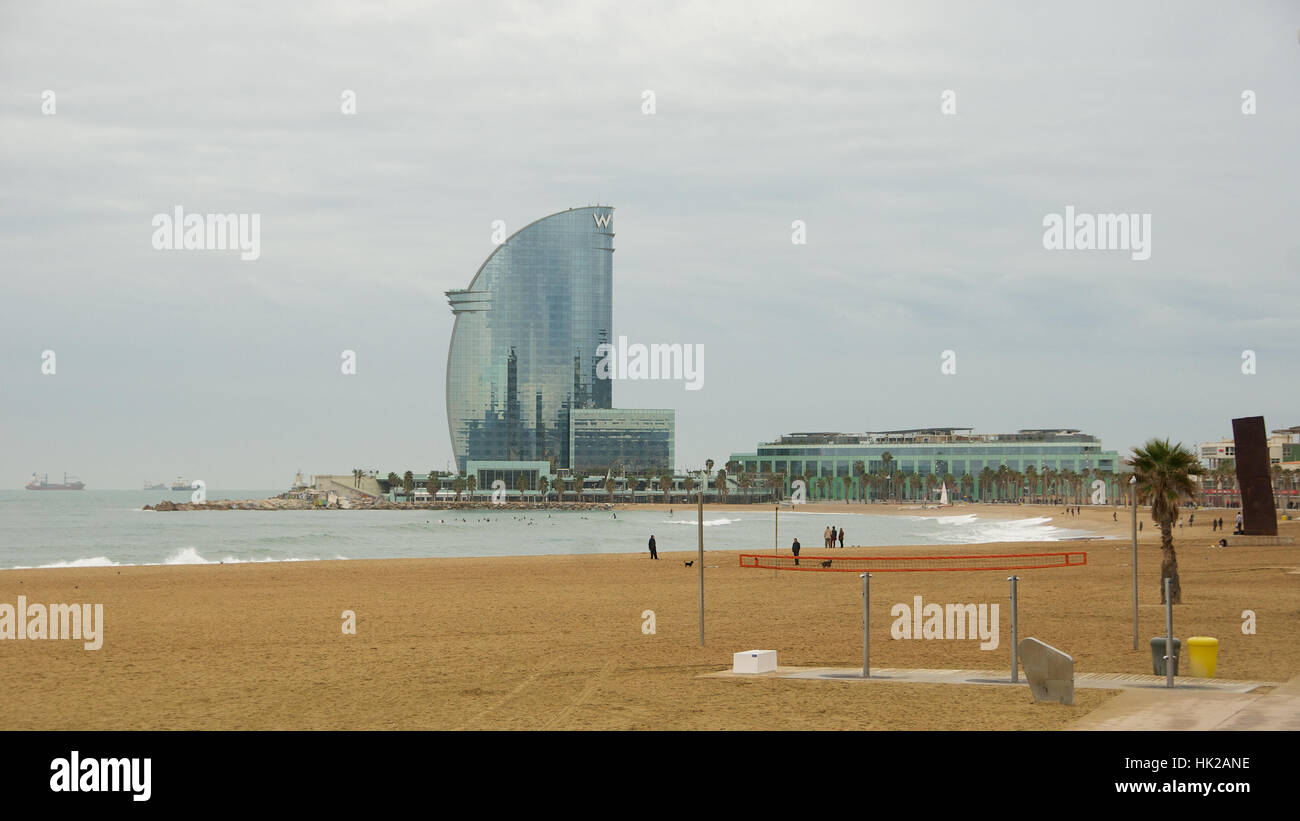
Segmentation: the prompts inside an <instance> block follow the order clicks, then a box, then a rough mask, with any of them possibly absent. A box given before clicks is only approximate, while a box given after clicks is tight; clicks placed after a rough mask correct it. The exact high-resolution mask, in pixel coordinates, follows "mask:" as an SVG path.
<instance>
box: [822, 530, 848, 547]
mask: <svg viewBox="0 0 1300 821" xmlns="http://www.w3.org/2000/svg"><path fill="white" fill-rule="evenodd" d="M822 538H824V539H825V540H826V546H827V547H834V546H835V542H836V540H837V539H838V540H839V543H840V547H844V528H840V532H839V533H838V534H837V533H836V532H835V527H834V525H832V526H831V527H828V528H826V529H825V530H824V531H822Z"/></svg>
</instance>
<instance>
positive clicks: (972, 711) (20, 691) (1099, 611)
mask: <svg viewBox="0 0 1300 821" xmlns="http://www.w3.org/2000/svg"><path fill="white" fill-rule="evenodd" d="M674 507H681V506H680V505H678V506H674ZM828 508H830V506H828ZM716 509H717V508H716V507H712V506H711V507H710V510H716ZM748 509H750V510H753V509H754V508H748ZM833 509H837V510H848V511H852V512H862V510H863V506H861V505H849V506H847V507H842V506H840V507H835V508H833ZM866 509H867V510H868V511H869V512H872V513H878V512H885V510H886V509H885V508H883V507H882V506H868V507H867V508H866ZM898 512H902V513H909V512H913V511H905V510H904V511H898ZM952 512H953V513H958V514H964V513H970V512H977V513H979V515H982V516H985V515H987V516H1002V515H1014V516H1016V517H1020V516H1025V515H1048V516H1053V517H1054V518H1055V519H1056V521H1057V522H1058V523H1060V524H1063V525H1064V526H1068V527H1085V528H1090V529H1094V530H1096V531H1098V532H1103V533H1104V532H1107V531H1113V532H1115V533H1121V532H1122V533H1127V529H1126V527H1127V525H1126V523H1124V522H1123V511H1121V512H1120V519H1121V522H1120V523H1118V524H1116V523H1113V522H1111V521H1110V519H1111V511H1110V509H1109V508H1107V509H1104V510H1097V511H1089V510H1087V509H1085V511H1084V515H1083V516H1082V517H1077V518H1075V517H1062V516H1061V515H1060V508H1035V507H1032V506H1025V507H1015V508H1010V507H1001V506H967V507H964V508H957V509H954V510H953V511H952ZM178 515H179V514H178ZM235 515H238V514H235ZM249 515H252V514H249ZM1144 515H1145V514H1144ZM1222 515H1223V517H1224V518H1225V519H1227V520H1228V521H1231V519H1232V516H1233V515H1234V514H1232V513H1230V512H1227V511H1225V512H1223V513H1222ZM1210 516H1211V512H1204V524H1201V521H1202V515H1199V514H1198V516H1197V519H1198V526H1197V527H1196V528H1194V529H1191V530H1189V529H1186V528H1184V529H1183V530H1182V531H1180V532H1176V534H1175V535H1176V540H1177V547H1178V550H1179V560H1180V570H1181V575H1182V584H1183V595H1184V602H1185V604H1183V605H1181V606H1179V607H1177V608H1176V609H1175V634H1176V635H1178V636H1181V637H1186V636H1188V635H1208V636H1215V637H1217V638H1218V639H1219V642H1220V645H1219V646H1220V650H1219V662H1218V664H1219V669H1218V673H1217V675H1218V676H1219V677H1220V678H1233V679H1255V680H1264V681H1275V682H1281V681H1285V680H1287V679H1289V678H1291V677H1293V676H1295V675H1297V674H1300V642H1298V641H1297V637H1298V636H1300V631H1298V628H1300V547H1241V548H1231V549H1228V550H1221V549H1211V548H1209V547H1208V545H1209V544H1210V543H1211V542H1212V536H1211V533H1210V530H1209V527H1208V520H1209V518H1210ZM1281 529H1282V530H1281V532H1282V533H1283V535H1290V536H1293V537H1300V524H1298V523H1296V522H1283V523H1281ZM782 533H783V541H784V538H785V536H784V534H785V533H786V530H785V528H784V527H783V528H782ZM791 535H793V533H792V532H791ZM808 535H809V538H805V539H801V541H803V542H804V544H805V545H806V547H805V555H807V556H813V555H817V554H819V553H824V552H827V551H824V550H822V549H821V548H816V549H813V548H812V547H811V544H812V543H813V542H817V543H820V542H819V541H818V540H817V539H815V538H811V537H812V536H815V535H816V534H808ZM706 538H707V534H706ZM1158 539H1159V531H1158V530H1157V529H1155V528H1153V527H1152V526H1151V525H1150V522H1149V521H1148V522H1147V526H1146V527H1145V529H1144V532H1143V534H1142V540H1141V547H1140V558H1139V575H1140V587H1139V593H1140V597H1141V598H1140V604H1141V618H1142V624H1141V632H1140V637H1141V645H1140V649H1139V650H1137V651H1134V650H1133V649H1132V632H1131V630H1132V628H1131V621H1130V618H1131V602H1130V587H1129V584H1130V582H1129V573H1130V570H1129V548H1128V545H1127V543H1126V542H1121V543H1117V542H1107V541H1081V542H1080V541H1074V542H1039V543H1026V542H1020V543H1010V544H998V545H980V546H972V547H969V548H954V550H961V551H966V552H1033V551H1036V550H1061V549H1069V550H1076V549H1083V550H1086V551H1088V565H1087V566H1086V567H1083V568H1059V569H1050V570H1027V571H1020V572H1019V575H1020V577H1021V583H1020V634H1021V636H1022V637H1024V636H1035V637H1038V638H1040V639H1042V640H1043V641H1046V642H1048V643H1049V644H1052V645H1054V646H1056V647H1059V648H1060V649H1062V650H1065V651H1066V652H1069V653H1071V654H1072V655H1073V656H1074V657H1075V660H1076V670H1078V671H1079V672H1117V673H1124V672H1128V673H1150V672H1151V663H1150V652H1149V650H1148V649H1147V639H1148V638H1149V637H1151V636H1154V635H1158V634H1160V633H1162V632H1163V629H1164V616H1163V608H1162V606H1161V605H1160V604H1159V590H1158V578H1157V577H1158V570H1159V549H1158ZM767 549H768V546H767V545H757V546H756V550H759V551H762V550H767ZM934 550H935V548H933V547H923V548H860V549H858V550H853V549H851V548H849V549H845V550H843V551H839V550H836V551H833V554H834V555H854V554H857V555H871V554H875V555H886V554H905V553H907V552H918V553H919V552H933V551H934ZM661 556H662V559H661V560H660V561H658V562H652V561H650V560H649V558H648V554H637V555H584V556H549V557H523V558H508V559H496V558H493V559H415V560H374V561H371V560H366V561H361V560H354V561H330V562H296V563H275V564H233V565H207V566H197V567H196V566H150V567H122V568H113V567H108V568H78V569H46V570H10V571H3V572H0V602H8V603H10V604H14V603H16V601H17V596H18V595H20V594H21V595H25V596H27V598H28V601H41V602H46V603H48V602H92V603H102V604H103V605H104V619H105V638H104V644H103V648H102V649H100V650H97V651H87V650H84V649H82V644H81V643H80V642H76V641H27V640H25V641H16V640H4V641H0V688H3V689H2V692H4V693H5V698H4V699H3V700H0V727H3V728H5V729H29V728H40V729H153V728H159V729H268V728H279V729H297V728H319V729H326V728H341V729H352V728H358V729H359V728H394V729H395V728H403V729H457V728H463V729H1061V728H1066V727H1068V726H1070V725H1071V724H1072V723H1073V722H1075V721H1076V720H1078V719H1080V718H1082V717H1083V716H1085V715H1087V714H1088V713H1089V712H1091V711H1092V710H1094V709H1096V708H1098V707H1099V706H1101V705H1102V704H1104V703H1106V702H1107V701H1108V700H1109V699H1111V698H1112V697H1113V696H1114V691H1098V690H1080V691H1078V692H1077V693H1076V698H1077V704H1076V705H1075V706H1073V707H1062V706H1059V705H1035V704H1033V703H1032V702H1031V701H1030V698H1029V695H1028V692H1027V690H1025V689H1023V688H1015V689H1013V688H1001V687H980V686H946V685H919V684H918V685H910V684H881V685H876V684H867V685H864V684H860V683H858V684H854V683H846V682H818V681H791V680H779V679H753V680H734V679H732V680H727V679H709V678H699V677H698V676H699V674H701V673H706V672H713V671H717V670H724V669H728V668H729V667H730V664H731V654H732V653H733V652H737V651H742V650H749V649H753V648H762V649H775V650H777V651H778V653H779V657H780V662H781V664H782V665H783V666H785V665H807V666H818V665H835V666H844V667H852V666H854V665H858V664H860V663H861V633H860V618H861V599H860V593H861V582H860V581H859V579H858V577H857V574H853V573H842V574H841V573H788V572H782V573H779V574H777V573H774V572H773V571H762V570H749V569H741V568H740V567H738V563H737V559H736V555H735V553H733V552H722V551H719V552H709V553H708V555H707V561H706V565H710V566H709V567H707V568H706V574H705V580H706V588H705V595H706V604H707V610H706V639H707V646H706V647H704V648H701V647H699V645H698V622H697V609H696V608H697V588H696V580H697V573H696V569H695V568H686V567H684V566H683V561H686V560H689V559H692V558H694V556H693V552H692V553H667V552H665V553H661ZM713 565H716V566H713ZM1007 575H1008V574H1007V573H1005V572H981V573H885V574H877V575H876V576H875V577H874V578H873V580H872V606H873V613H872V618H873V635H872V662H873V665H878V666H882V667H885V666H889V667H927V668H995V669H996V668H999V667H1004V666H1008V665H1009V652H1010V651H1009V640H1008V638H1007V630H1008V624H1007V622H1008V616H1007V613H1006V608H1007V587H1008V586H1007V582H1006V581H1005V577H1006V576H1007ZM914 595H921V596H923V597H924V599H925V601H926V602H938V603H950V602H951V603H964V602H973V603H980V602H988V603H992V602H999V603H1001V604H1002V608H1001V609H1002V617H1001V623H1000V627H1001V631H1002V642H1001V645H1000V646H999V648H998V649H997V650H990V651H982V650H980V649H979V646H978V642H975V641H946V640H943V641H941V640H931V641H923V640H922V641H909V640H892V639H891V638H890V637H889V625H890V622H891V619H890V617H889V608H890V607H891V605H893V604H894V603H896V602H907V603H910V602H911V601H912V597H913V596H914ZM1248 609H1249V610H1253V611H1254V612H1255V613H1256V617H1257V629H1258V632H1257V634H1256V635H1244V634H1243V633H1242V629H1241V626H1242V611H1243V610H1248ZM344 610H352V611H355V613H356V616H357V619H356V623H357V633H356V635H345V634H344V633H343V632H342V630H341V625H342V623H343V622H342V619H341V614H342V612H343V611H344ZM647 610H653V611H654V614H655V628H656V631H655V633H654V634H653V635H649V634H646V633H644V632H643V629H642V627H643V612H644V611H647Z"/></svg>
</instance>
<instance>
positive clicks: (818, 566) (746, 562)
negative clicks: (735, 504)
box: [740, 551, 1088, 573]
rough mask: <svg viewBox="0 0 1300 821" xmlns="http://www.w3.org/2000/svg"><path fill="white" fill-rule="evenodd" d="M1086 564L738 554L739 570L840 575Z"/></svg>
mask: <svg viewBox="0 0 1300 821" xmlns="http://www.w3.org/2000/svg"><path fill="white" fill-rule="evenodd" d="M1087 563H1088V554H1087V553H1085V552H1083V551H1071V552H1068V553H1003V554H995V555H986V556H969V555H955V554H952V555H945V556H838V555H830V556H827V555H824V554H810V553H804V554H803V555H801V556H798V557H795V556H793V555H789V554H786V555H783V556H774V555H771V554H763V553H741V554H740V566H741V567H754V568H759V569H767V570H814V571H829V572H832V573H834V572H840V573H908V572H936V571H953V570H1037V569H1042V568H1048V567H1081V566H1083V565H1085V564H1087Z"/></svg>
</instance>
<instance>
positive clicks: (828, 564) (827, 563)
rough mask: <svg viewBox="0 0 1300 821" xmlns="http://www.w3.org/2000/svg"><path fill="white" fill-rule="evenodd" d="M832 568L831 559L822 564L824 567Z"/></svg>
mask: <svg viewBox="0 0 1300 821" xmlns="http://www.w3.org/2000/svg"><path fill="white" fill-rule="evenodd" d="M830 566H831V560H830V559H827V560H826V561H824V562H822V567H830Z"/></svg>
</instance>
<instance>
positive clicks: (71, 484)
mask: <svg viewBox="0 0 1300 821" xmlns="http://www.w3.org/2000/svg"><path fill="white" fill-rule="evenodd" d="M27 489H28V490H85V489H86V483H85V482H83V481H81V480H80V479H78V478H77V477H76V476H73V477H72V481H68V474H66V473H65V474H63V483H62V484H59V483H58V482H55V483H54V484H51V483H50V475H49V474H48V473H47V474H45V475H44V476H41V477H40V478H39V479H38V478H37V477H36V474H35V473H33V474H32V478H30V479H28V480H27Z"/></svg>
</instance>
